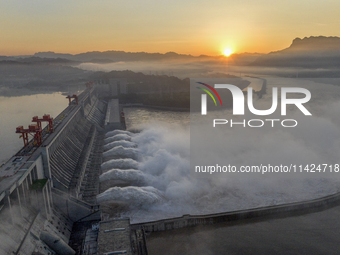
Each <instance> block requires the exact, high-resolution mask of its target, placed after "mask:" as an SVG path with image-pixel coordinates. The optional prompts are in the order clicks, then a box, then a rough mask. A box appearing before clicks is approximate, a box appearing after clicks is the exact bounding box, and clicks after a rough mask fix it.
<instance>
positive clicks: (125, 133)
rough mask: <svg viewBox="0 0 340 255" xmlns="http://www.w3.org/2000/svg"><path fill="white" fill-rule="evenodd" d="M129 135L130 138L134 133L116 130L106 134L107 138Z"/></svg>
mask: <svg viewBox="0 0 340 255" xmlns="http://www.w3.org/2000/svg"><path fill="white" fill-rule="evenodd" d="M122 134H123V135H129V136H132V135H133V133H131V132H130V131H126V130H120V129H116V130H113V131H109V132H107V133H106V134H105V137H106V138H107V137H111V136H115V135H122Z"/></svg>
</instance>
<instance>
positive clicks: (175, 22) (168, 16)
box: [0, 0, 340, 56]
mask: <svg viewBox="0 0 340 255" xmlns="http://www.w3.org/2000/svg"><path fill="white" fill-rule="evenodd" d="M0 1H1V2H0V4H1V8H0V14H1V15H0V32H1V44H0V55H8V56H10V55H32V54H34V53H36V52H46V51H53V52H56V53H70V54H78V53H84V52H90V51H101V52H102V51H109V50H118V51H126V52H150V53H155V52H158V53H166V52H176V53H179V54H191V55H194V56H198V55H210V56H217V55H221V52H223V50H224V49H225V48H226V47H229V48H231V49H232V50H233V53H243V52H249V53H268V52H271V51H277V50H282V49H284V48H287V47H289V45H290V44H291V42H292V40H293V39H294V38H296V37H300V38H303V37H309V36H319V35H323V36H337V35H340V34H339V32H338V25H337V22H336V21H337V20H339V19H340V18H339V15H338V11H337V10H339V9H340V2H313V3H310V1H307V0H301V1H299V4H297V3H296V1H293V0H287V1H284V2H280V3H276V4H275V5H272V4H271V2H270V1H269V0H260V1H255V0H249V1H244V0H241V1H238V2H230V1H222V0H214V1H213V2H211V1H210V2H208V1H199V2H197V1H194V0H188V1H185V2H183V1H180V0H174V1H172V2H171V4H167V3H162V2H159V1H156V0H145V1H143V2H140V1H138V2H134V3H133V4H131V3H129V2H126V1H123V0H116V1H111V0H102V1H100V2H97V1H81V0H74V1H66V0H59V1H44V0H32V1H21V0H12V1H3V0H0ZM174 17H176V18H175V19H174ZM202 17H205V18H202ZM316 20H317V22H316Z"/></svg>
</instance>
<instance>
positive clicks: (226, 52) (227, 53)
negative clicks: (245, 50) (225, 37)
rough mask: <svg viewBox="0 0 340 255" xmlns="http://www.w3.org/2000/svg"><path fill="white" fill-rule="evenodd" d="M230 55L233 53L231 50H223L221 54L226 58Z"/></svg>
mask: <svg viewBox="0 0 340 255" xmlns="http://www.w3.org/2000/svg"><path fill="white" fill-rule="evenodd" d="M232 53H233V51H232V50H231V49H225V50H224V51H223V54H224V55H225V56H227V57H229V56H230V55H231V54H232Z"/></svg>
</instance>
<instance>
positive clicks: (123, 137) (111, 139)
mask: <svg viewBox="0 0 340 255" xmlns="http://www.w3.org/2000/svg"><path fill="white" fill-rule="evenodd" d="M120 140H125V141H131V136H129V135H126V134H119V135H114V136H111V137H108V138H105V139H104V142H105V144H108V143H112V142H115V141H120Z"/></svg>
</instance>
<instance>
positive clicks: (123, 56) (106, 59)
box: [34, 51, 261, 65]
mask: <svg viewBox="0 0 340 255" xmlns="http://www.w3.org/2000/svg"><path fill="white" fill-rule="evenodd" d="M260 55H261V54H258V53H242V54H233V55H232V56H230V57H229V60H228V61H229V62H230V63H231V64H235V65H245V64H249V63H251V62H253V61H254V60H255V59H256V58H257V57H258V56H260ZM34 56H35V57H40V58H62V59H68V60H71V61H78V62H90V63H112V62H120V61H124V62H129V61H175V62H176V61H188V62H196V61H203V62H208V63H209V62H212V63H216V62H223V61H226V57H224V56H207V55H200V56H192V55H186V54H178V53H175V52H167V53H165V54H162V53H147V52H125V51H104V52H99V51H92V52H86V53H80V54H75V55H72V54H62V53H54V52H38V53H35V54H34Z"/></svg>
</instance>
